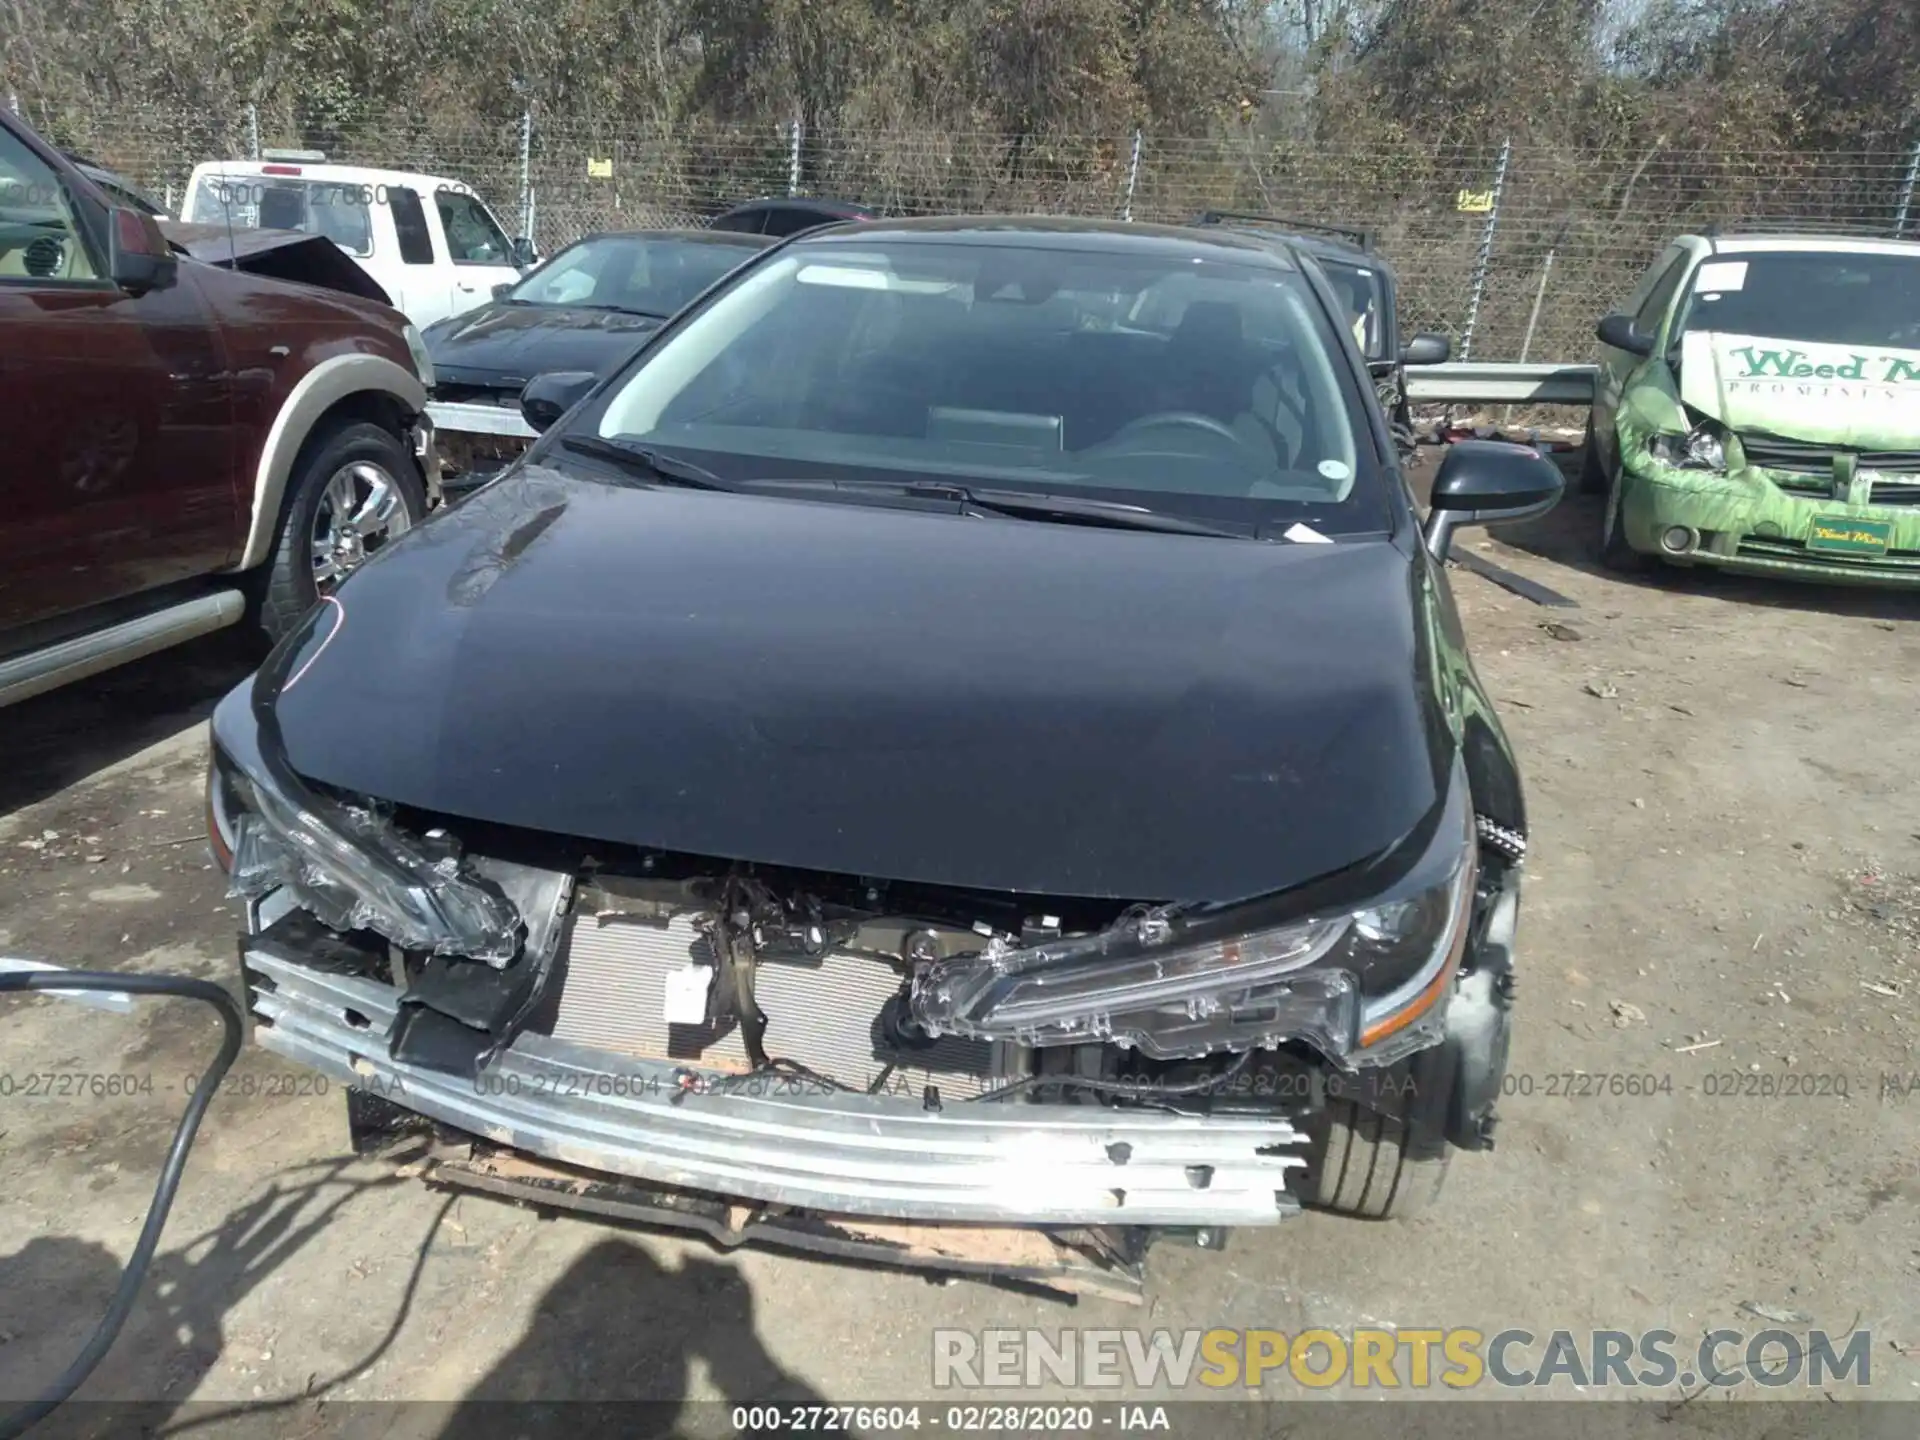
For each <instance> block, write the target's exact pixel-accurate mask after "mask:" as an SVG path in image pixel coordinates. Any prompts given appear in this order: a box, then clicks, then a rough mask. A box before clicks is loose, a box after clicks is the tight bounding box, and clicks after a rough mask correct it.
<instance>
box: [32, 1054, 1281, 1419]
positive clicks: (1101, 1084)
mask: <svg viewBox="0 0 1920 1440" xmlns="http://www.w3.org/2000/svg"><path fill="white" fill-rule="evenodd" d="M1252 1058H1253V1052H1252V1051H1251V1050H1242V1051H1241V1052H1240V1054H1239V1055H1238V1056H1236V1057H1235V1059H1234V1061H1233V1063H1232V1064H1230V1065H1229V1066H1227V1068H1226V1069H1224V1070H1222V1071H1220V1072H1219V1074H1217V1075H1207V1076H1203V1077H1202V1078H1201V1079H1198V1080H1185V1081H1182V1082H1181V1083H1180V1084H1178V1085H1156V1084H1153V1083H1150V1082H1141V1081H1137V1080H1100V1079H1096V1078H1095V1077H1093V1076H1091V1075H1068V1074H1064V1073H1063V1074H1058V1075H1029V1076H1027V1077H1026V1078H1025V1079H1023V1080H1016V1081H1014V1082H1013V1083H1012V1084H1011V1085H1002V1086H1001V1087H1000V1088H999V1089H998V1090H987V1091H983V1092H982V1093H981V1094H978V1095H975V1096H972V1097H970V1099H969V1101H968V1103H969V1104H978V1103H982V1102H984V1103H987V1104H992V1103H994V1102H995V1101H999V1100H1008V1099H1011V1098H1012V1097H1013V1096H1015V1095H1024V1094H1026V1093H1027V1092H1028V1091H1030V1090H1044V1089H1046V1088H1047V1087H1048V1086H1050V1085H1058V1086H1060V1087H1061V1088H1062V1089H1068V1090H1085V1091H1087V1092H1088V1093H1089V1094H1093V1095H1111V1096H1114V1097H1115V1098H1116V1099H1123V1100H1158V1099H1160V1098H1161V1097H1163V1096H1168V1095H1202V1094H1205V1093H1206V1092H1207V1091H1209V1090H1212V1089H1213V1088H1215V1087H1216V1086H1219V1085H1224V1084H1226V1083H1227V1082H1228V1081H1229V1080H1232V1079H1235V1078H1236V1077H1237V1076H1238V1075H1239V1074H1240V1072H1241V1071H1242V1070H1244V1069H1246V1068H1247V1062H1248V1061H1249V1060H1251V1059H1252ZM0 1440H4V1437H0Z"/></svg>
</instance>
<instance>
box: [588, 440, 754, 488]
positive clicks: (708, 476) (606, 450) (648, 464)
mask: <svg viewBox="0 0 1920 1440" xmlns="http://www.w3.org/2000/svg"><path fill="white" fill-rule="evenodd" d="M560 445H561V448H562V449H566V450H571V451H573V452H574V453H575V454H576V455H591V456H592V457H593V458H594V459H596V460H608V461H611V462H612V463H613V464H615V465H618V466H619V467H620V468H621V469H622V470H625V471H627V472H628V473H629V474H631V475H639V476H642V477H644V478H645V479H648V480H653V481H657V482H658V483H660V484H663V485H678V486H681V487H682V488H684V489H688V490H725V491H727V492H728V493H730V494H738V493H739V492H740V490H741V488H742V487H741V486H738V485H735V484H734V483H733V482H732V481H731V480H722V479H721V478H720V477H719V476H718V475H716V474H714V473H713V472H712V471H711V470H705V469H702V468H701V467H700V466H698V465H695V464H694V463H693V462H692V461H691V460H676V459H674V458H673V457H672V456H671V455H662V454H661V453H660V452H659V451H658V450H649V449H647V447H646V446H644V445H629V444H627V443H626V442H625V441H622V440H608V439H606V438H604V437H603V436H599V435H562V436H561V437H560Z"/></svg>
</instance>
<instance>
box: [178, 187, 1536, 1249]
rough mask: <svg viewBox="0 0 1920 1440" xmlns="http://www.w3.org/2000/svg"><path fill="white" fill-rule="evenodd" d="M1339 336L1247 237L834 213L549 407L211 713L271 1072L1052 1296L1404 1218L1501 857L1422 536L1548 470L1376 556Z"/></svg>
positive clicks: (1471, 708)
mask: <svg viewBox="0 0 1920 1440" xmlns="http://www.w3.org/2000/svg"><path fill="white" fill-rule="evenodd" d="M1339 315H1340V311H1339V308H1338V305H1337V302H1336V299H1335V297H1334V295H1333V293H1332V292H1331V291H1330V290H1329V288H1328V286H1327V283H1326V281H1325V278H1324V277H1323V276H1322V275H1321V273H1320V272H1319V271H1318V270H1317V269H1316V267H1315V264H1314V262H1313V260H1312V259H1311V257H1309V256H1307V255H1305V254H1303V253H1300V252H1298V251H1296V250H1292V249H1290V248H1289V247H1287V246H1286V245H1276V244H1275V243H1274V242H1273V241H1272V240H1271V239H1265V240H1258V241H1256V240H1251V239H1242V238H1239V237H1236V236H1234V235H1232V234H1230V233H1224V232H1222V231H1219V230H1209V231H1196V230H1185V229H1174V228H1156V227H1150V226H1143V225H1120V224H1105V223H1081V222H1065V221H1050V220H1040V219H1033V220H1014V219H981V220H965V219H959V220H940V221H923V222H902V223H893V222H877V223H874V224H869V225H864V226H861V227H858V228H857V229H855V228H852V227H842V228H838V229H833V230H827V231H819V232H815V233H813V234H810V235H807V236H805V237H803V238H800V239H797V240H794V241H790V242H788V243H786V244H784V245H782V246H779V247H778V248H775V249H773V250H770V251H768V252H766V253H765V254H763V255H761V256H759V257H758V258H757V259H756V260H755V261H753V263H751V264H749V265H747V266H745V267H743V268H742V269H741V270H739V271H737V272H736V273H734V274H733V275H732V276H731V277H730V278H729V279H728V281H727V282H726V283H725V284H724V285H722V286H719V287H717V288H716V289H714V290H713V291H711V292H709V293H708V294H707V295H705V296H704V297H703V298H702V299H701V300H700V301H699V302H698V303H697V304H696V305H694V306H693V307H692V308H690V309H689V310H686V311H684V312H682V313H681V314H679V315H678V316H676V317H675V318H674V319H673V321H672V322H671V323H670V324H668V325H667V326H665V327H664V328H663V329H662V330H660V331H659V332H658V333H657V334H656V335H655V336H654V337H653V338H652V339H651V340H650V341H649V342H648V343H647V344H646V345H645V347H644V348H643V349H641V350H640V352H639V353H638V354H637V355H636V356H634V357H633V358H632V359H631V360H630V361H629V362H628V363H627V364H626V365H625V366H624V367H622V368H621V369H620V370H619V371H618V372H617V373H616V374H613V375H611V376H609V377H607V378H605V379H603V380H599V381H596V380H594V378H593V377H591V376H589V375H581V374H558V375H548V376H543V377H539V378H537V379H535V380H534V382H533V383H532V384H530V385H529V386H528V388H527V393H526V396H525V401H524V404H525V408H526V411H527V414H528V417H529V419H530V420H531V421H532V422H533V423H535V424H536V426H542V427H550V428H546V432H545V433H544V434H543V435H542V437H541V439H540V440H539V441H538V442H537V443H536V444H535V445H534V446H533V448H532V449H531V450H530V451H529V452H528V454H527V455H526V456H525V457H524V459H523V460H521V461H520V462H519V463H517V464H515V465H514V466H513V467H512V468H511V469H510V470H509V471H507V472H506V473H505V474H504V475H503V476H502V477H501V478H499V479H497V480H496V481H494V482H493V483H491V484H490V485H488V486H486V487H485V488H484V489H482V490H480V491H479V492H477V494H476V495H475V496H474V497H473V498H472V499H471V500H469V501H467V502H466V503H465V504H463V505H462V506H459V507H457V508H455V509H453V510H450V511H448V512H446V513H444V514H442V515H441V516H439V517H437V518H436V519H434V520H433V521H432V522H430V523H429V524H426V525H424V526H421V527H419V528H418V529H416V530H415V531H414V532H413V533H411V534H409V535H408V536H406V537H405V538H404V539H403V540H402V541H401V542H400V543H398V544H396V545H393V546H391V547H389V548H388V549H387V550H385V551H383V552H382V553H381V554H380V555H379V556H378V557H376V558H375V559H374V560H373V561H371V562H370V563H369V564H367V565H366V566H365V567H363V568H362V569H361V570H360V571H358V572H356V574H355V575H354V576H353V577H352V578H351V579H350V580H349V581H348V582H347V583H346V584H344V585H343V586H342V587H341V588H340V590H339V592H338V593H337V595H336V596H334V597H332V598H330V599H329V600H328V601H326V602H324V603H323V604H322V605H321V606H320V607H319V608H318V609H316V610H315V611H314V612H313V613H312V615H311V616H310V617H309V618H308V620H307V622H306V624H305V625H304V626H303V627H302V628H301V629H300V630H299V631H298V632H297V633H295V634H294V635H292V636H290V637H289V639H288V640H287V641H286V642H285V643H284V644H282V645H281V646H280V647H279V649H278V650H277V651H276V652H275V653H274V654H273V655H272V656H271V657H270V659H269V660H268V662H267V663H266V665H265V666H264V667H263V668H262V670H261V671H260V673H259V675H258V676H257V677H255V678H254V679H253V680H251V681H249V682H248V683H247V684H245V685H243V686H241V687H240V688H239V689H237V690H236V691H235V692H234V693H232V694H231V695H229V696H228V697H227V698H226V700H225V701H224V702H223V703H222V705H221V706H220V708H219V711H218V713H217V715H216V717H215V722H214V760H213V767H212V775H211V781H210V787H211V794H210V801H211V804H210V810H211V817H212V824H213V827H214V836H213V839H214V845H215V849H216V852H217V854H218V855H219V856H220V858H221V860H222V862H223V864H224V865H225V867H226V868H227V870H228V872H229V874H230V876H231V879H232V886H233V889H234V891H235V893H237V894H239V895H243V896H245V897H246V899H247V901H248V913H249V934H248V935H247V936H246V937H244V939H243V942H242V948H243V967H244V973H245V979H246V986H247V991H248V998H249V1002H250V1004H251V1007H252V1009H253V1012H254V1015H255V1017H256V1019H257V1022H258V1023H257V1027H256V1032H255V1033H256V1038H257V1039H258V1041H259V1043H261V1044H263V1045H264V1046H266V1047H267V1048H269V1049H271V1050H274V1051H276V1052H278V1053H280V1054H281V1055H284V1056H286V1057H288V1058H290V1059H293V1060H296V1061H300V1062H304V1063H305V1064H308V1065H311V1066H313V1067H316V1068H317V1069H319V1070H322V1071H325V1072H327V1073H329V1074H331V1075H333V1076H335V1077H337V1078H338V1079H339V1080H340V1081H342V1082H345V1083H347V1084H349V1085H350V1086H352V1087H353V1088H352V1090H351V1091H350V1100H349V1110H350V1114H351V1116H352V1118H353V1120H354V1124H355V1130H356V1134H357V1135H358V1136H359V1137H361V1138H362V1139H363V1140H367V1141H368V1142H369V1143H371V1141H372V1140H373V1139H374V1138H375V1137H377V1136H378V1135H380V1134H382V1133H386V1132H388V1131H391V1130H395V1129H409V1128H421V1129H426V1130H427V1131H429V1132H430V1134H431V1135H432V1136H433V1137H434V1139H433V1142H432V1143H433V1146H434V1150H433V1154H434V1156H435V1159H434V1162H433V1163H434V1165H435V1167H436V1169H435V1173H436V1176H437V1177H438V1178H439V1179H440V1180H441V1181H443V1182H445V1183H453V1184H467V1185H473V1186H477V1187H478V1188H481V1189H485V1190H489V1191H492V1192H495V1193H502V1194H508V1195H515V1196H518V1197H520V1198H527V1199H535V1200H538V1201H539V1202H540V1203H543V1204H561V1205H565V1204H586V1203H587V1201H588V1200H591V1202H592V1203H591V1205H590V1206H589V1208H593V1209H595V1210H596V1211H597V1212H598V1213H603V1214H616V1215H624V1216H626V1217H628V1218H632V1219H639V1220H644V1221H652V1222H656V1223H667V1224H675V1225H684V1226H692V1227H694V1228H698V1229H702V1230H705V1231H707V1232H708V1233H710V1234H714V1235H717V1236H720V1237H722V1238H723V1239H725V1240H727V1241H728V1242H729V1243H731V1242H732V1241H735V1240H738V1239H740V1238H743V1237H754V1236H758V1237H760V1238H764V1239H768V1240H771V1241H773V1242H775V1243H781V1244H788V1245H802V1246H805V1247H808V1248H813V1249H817V1250H827V1251H830V1252H832V1253H838V1254H854V1255H864V1256H867V1257H868V1258H878V1259H882V1260H891V1261H895V1262H900V1263H911V1264H928V1265H943V1266H948V1267H951V1268H955V1269H962V1270H982V1269H985V1270H994V1271H999V1272H1003V1273H1018V1274H1021V1275H1024V1276H1026V1277H1027V1278H1029V1279H1052V1280H1055V1281H1057V1282H1058V1283H1068V1284H1071V1283H1081V1284H1082V1285H1083V1287H1084V1286H1095V1287H1097V1286H1099V1285H1108V1284H1111V1283H1115V1281H1116V1277H1118V1278H1119V1279H1120V1280H1125V1279H1126V1278H1127V1276H1128V1275H1129V1274H1130V1273H1133V1270H1134V1267H1136V1266H1137V1264H1138V1262H1139V1260H1140V1258H1141V1256H1142V1255H1143V1253H1144V1250H1145V1246H1146V1244H1147V1242H1148V1241H1150V1240H1151V1239H1152V1238H1153V1237H1155V1236H1156V1235H1163V1234H1168V1233H1173V1234H1179V1235H1185V1236H1188V1237H1192V1236H1195V1235H1199V1236H1201V1237H1202V1238H1203V1241H1204V1242H1205V1243H1214V1242H1215V1240H1216V1239H1217V1236H1218V1233H1219V1231H1220V1230H1221V1229H1222V1227H1230V1226H1240V1225H1266V1224H1271V1223H1274V1222H1276V1221H1278V1220H1279V1219H1281V1218H1283V1217H1285V1216H1286V1215H1288V1214H1289V1213H1291V1212H1293V1211H1294V1210H1295V1209H1297V1207H1298V1206H1299V1205H1300V1204H1302V1203H1306V1204H1314V1205H1319V1206H1322V1207H1325V1208H1330V1209H1333V1210H1336V1211H1341V1212H1345V1213H1349V1214H1354V1215H1363V1216H1376V1217H1377V1216H1388V1215H1400V1214H1405V1213H1408V1212H1410V1211H1411V1210H1412V1209H1414V1208H1415V1207H1416V1206H1417V1205H1419V1204H1420V1203H1421V1202H1422V1201H1423V1200H1425V1199H1426V1198H1427V1197H1428V1196H1429V1195H1430V1194H1431V1193H1432V1191H1433V1190H1434V1188H1435V1186H1436V1184H1437V1181H1438V1179H1439V1176H1440V1173H1441V1171H1442V1169H1443V1167H1444V1165H1445V1163H1446V1160H1447V1157H1448V1155H1449V1154H1450V1152H1451V1151H1452V1150H1454V1149H1468V1150H1472V1149H1482V1148H1486V1147H1487V1146H1488V1144H1489V1143H1490V1141H1489V1137H1490V1131H1491V1128H1492V1124H1493V1102H1494V1099H1495V1097H1496V1096H1497V1094H1498V1092H1499V1088H1500V1080H1501V1076H1502V1073H1503V1070H1504V1066H1505V1062H1506V1054H1507V1036H1508V1025H1509V1010H1510V1005H1511V999H1512V994H1513V974H1514V970H1513V944H1514V932H1515V922H1516V918H1517V911H1518V904H1519V896H1520V879H1521V871H1522V861H1523V858H1524V856H1525V852H1526V845H1527V821H1526V814H1525V810H1524V807H1523V803H1522V796H1521V785H1520V779H1519V775H1518V773H1517V770H1516V766H1515V763H1514V758H1513V755H1512V753H1511V751H1510V749H1509V747H1508V744H1507V742H1506V740H1505V738H1504V736H1503V735H1502V732H1501V728H1500V725H1499V722H1498V720H1497V719H1496V717H1495V716H1494V714H1493V712H1492V710H1491V708H1490V706H1489V703H1488V700H1487V696H1486V694H1485V691H1484V690H1483V688H1482V687H1481V685H1480V683H1479V681H1478V679H1477V678H1476V677H1475V674H1474V671H1473V667H1472V665H1471V663H1470V662H1469V660H1468V657H1467V654H1466V650H1465V647H1464V643H1463V639H1462V634H1461V628H1460V623H1459V620H1458V617H1457V616H1456V613H1455V610H1454V605H1453V601H1452V599H1451V597H1450V595H1449V592H1448V588H1447V580H1446V576H1445V573H1444V568H1443V561H1444V556H1445V553H1446V549H1447V545H1448V541H1449V538H1450V535H1451V532H1452V530H1453V528H1454V527H1456V526H1457V525H1459V524H1463V523H1473V522H1484V521H1491V520H1508V519H1516V518H1520V517H1523V516H1526V515H1530V514H1536V513H1539V512H1540V511H1542V510H1544V509H1546V508H1547V507H1549V506H1551V505H1552V504H1553V503H1554V502H1555V501H1556V500H1557V498H1558V496H1559V493H1560V487H1561V482H1560V478H1559V475H1558V472H1557V471H1555V470H1554V469H1553V467H1552V466H1550V465H1549V464H1548V463H1547V462H1546V461H1545V460H1543V459H1541V458H1540V457H1538V456H1537V455H1536V454H1534V453H1533V452H1532V451H1530V450H1526V449H1522V448H1518V447H1511V446H1505V445H1497V444H1492V443H1484V442H1479V443H1468V444H1461V445H1457V446H1455V447H1453V448H1452V450H1451V451H1450V452H1449V454H1448V456H1447V458H1446V460H1445V462H1444V464H1443V465H1442V466H1441V469H1440V472H1439V475H1438V478H1437V480H1436V482H1435V485H1434V490H1433V501H1432V512H1431V514H1430V516H1429V518H1428V519H1427V521H1426V523H1425V525H1424V527H1423V526H1422V525H1421V524H1420V522H1419V517H1418V514H1417V511H1416V508H1415V505H1414V503H1413V500H1412V498H1411V496H1410V494H1409V492H1408V489H1407V486H1406V484H1405V481H1404V479H1403V477H1402V476H1401V474H1400V471H1399V469H1398V462H1397V459H1396V456H1395V448H1394V444H1393V441H1392V438H1391V436H1390V435H1389V433H1388V429H1387V426H1386V422H1385V420H1384V419H1383V417H1382V415H1381V412H1380V410H1379V407H1378V404H1377V402H1376V400H1375V398H1374V394H1373V387H1372V384H1371V382H1370V381H1369V379H1368V375H1367V370H1366V364H1365V360H1364V358H1363V357H1362V356H1361V355H1360V354H1359V352H1358V351H1357V349H1356V348H1355V346H1354V343H1353V340H1352V337H1351V335H1350V334H1349V333H1347V331H1346V327H1345V326H1344V325H1343V324H1341V322H1340V319H1339ZM556 417H559V418H557V419H556ZM982 1236H990V1237H991V1236H997V1237H998V1239H994V1240H982V1239H981V1237H982ZM1008 1237H1011V1238H1010V1239H1009V1238H1008ZM1089 1275H1093V1276H1097V1277H1098V1279H1097V1280H1093V1281H1089V1280H1088V1279H1087V1277H1088V1276H1089Z"/></svg>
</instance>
